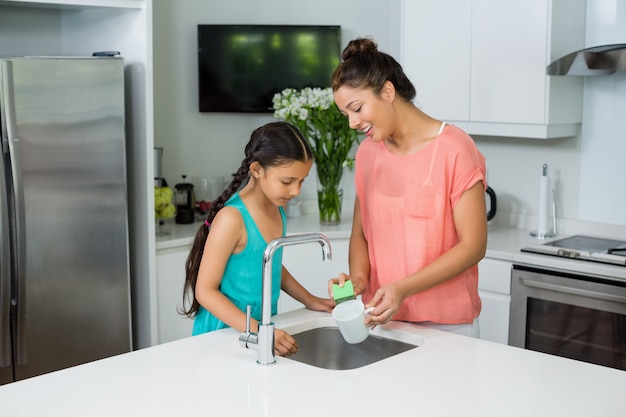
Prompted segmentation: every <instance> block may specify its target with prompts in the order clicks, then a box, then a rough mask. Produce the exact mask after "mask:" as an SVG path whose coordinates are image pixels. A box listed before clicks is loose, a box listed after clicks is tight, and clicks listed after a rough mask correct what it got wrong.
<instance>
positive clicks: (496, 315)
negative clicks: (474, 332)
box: [478, 291, 511, 345]
mask: <svg viewBox="0 0 626 417" xmlns="http://www.w3.org/2000/svg"><path fill="white" fill-rule="evenodd" d="M478 293H479V294H480V299H481V301H482V304H483V307H482V310H481V312H480V319H479V322H480V338H481V339H482V340H489V341H491V342H496V343H502V344H504V345H508V344H509V306H510V305H511V296H509V295H504V294H498V293H494V292H490V291H478Z"/></svg>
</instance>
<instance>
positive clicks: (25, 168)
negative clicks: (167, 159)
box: [0, 57, 132, 384]
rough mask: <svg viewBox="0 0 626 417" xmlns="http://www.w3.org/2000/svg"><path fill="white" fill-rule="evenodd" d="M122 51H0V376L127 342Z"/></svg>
mask: <svg viewBox="0 0 626 417" xmlns="http://www.w3.org/2000/svg"><path fill="white" fill-rule="evenodd" d="M124 120H125V117H124V62H123V59H122V58H119V57H115V58H95V57H85V58H62V57H61V58H57V57H28V58H3V59H0V121H1V132H0V136H1V140H2V159H1V160H0V175H2V181H0V219H1V220H0V384H5V383H8V382H12V381H17V380H21V379H25V378H29V377H31V376H35V375H40V374H43V373H47V372H50V371H55V370H58V369H63V368H67V367H70V366H73V365H77V364H82V363H86V362H90V361H93V360H96V359H101V358H105V357H108V356H112V355H116V354H120V353H123V352H128V351H130V350H131V349H132V341H131V340H132V339H131V316H130V311H131V309H130V282H129V260H128V257H129V255H128V220H127V219H128V215H127V186H126V157H125V155H126V151H125V126H124Z"/></svg>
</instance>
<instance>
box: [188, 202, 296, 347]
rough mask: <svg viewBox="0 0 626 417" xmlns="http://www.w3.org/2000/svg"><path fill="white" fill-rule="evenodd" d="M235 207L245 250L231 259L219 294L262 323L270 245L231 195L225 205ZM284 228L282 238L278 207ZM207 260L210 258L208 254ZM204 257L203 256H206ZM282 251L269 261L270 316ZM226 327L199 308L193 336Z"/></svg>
mask: <svg viewBox="0 0 626 417" xmlns="http://www.w3.org/2000/svg"><path fill="white" fill-rule="evenodd" d="M225 206H230V207H234V208H236V209H237V210H239V212H240V213H241V217H242V218H243V222H244V225H245V228H246V234H247V237H248V239H247V242H246V246H245V248H244V249H243V250H242V251H241V252H239V253H234V254H232V255H230V258H228V262H227V263H226V268H225V270H224V276H223V277H222V282H221V284H220V291H221V292H222V293H223V294H224V295H225V296H226V297H228V299H229V300H230V301H231V302H232V303H233V304H235V305H236V306H237V308H239V309H240V310H241V311H243V312H245V311H246V306H248V305H250V307H251V312H252V317H253V318H254V319H256V320H261V312H262V310H261V294H262V292H263V291H262V287H263V285H262V281H263V252H264V251H265V248H266V247H267V244H268V243H269V242H266V241H265V239H264V238H263V235H262V234H261V232H260V231H259V229H258V227H257V225H256V223H254V220H253V219H252V217H251V216H250V213H249V212H248V209H247V208H246V206H245V205H244V204H243V201H242V200H241V198H240V197H239V193H236V194H234V195H233V196H232V197H231V198H230V199H229V200H228V201H227V202H226V204H225ZM279 210H280V216H281V219H282V224H283V232H282V235H283V236H285V232H286V216H285V211H284V210H283V208H282V207H279ZM208 255H209V256H210V254H208ZM205 256H206V255H205ZM282 259H283V249H282V248H279V249H278V250H276V252H274V257H273V261H272V315H274V314H276V313H277V312H278V296H279V295H280V282H281V276H282V264H283V262H282ZM225 327H228V325H227V324H225V323H224V322H222V321H221V320H219V319H218V318H217V317H215V316H214V315H213V314H211V313H210V312H209V311H207V310H206V309H205V308H204V307H202V306H201V307H200V310H199V311H198V314H197V315H196V317H195V320H194V324H193V333H192V335H194V336H195V335H197V334H201V333H206V332H211V331H214V330H218V329H223V328H225Z"/></svg>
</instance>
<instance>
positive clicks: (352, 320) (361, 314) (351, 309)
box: [333, 300, 374, 344]
mask: <svg viewBox="0 0 626 417" xmlns="http://www.w3.org/2000/svg"><path fill="white" fill-rule="evenodd" d="M373 309H374V307H370V308H368V309H366V308H365V306H364V305H363V303H362V302H361V301H360V300H348V301H344V302H342V303H339V304H337V305H336V306H335V308H334V309H333V318H334V319H335V323H337V327H338V328H339V331H340V332H341V335H342V336H343V338H344V340H345V341H346V342H348V343H351V344H355V343H361V342H362V341H364V340H365V339H367V336H369V333H370V330H369V328H368V327H367V326H366V325H365V316H366V315H367V314H369V313H370V312H371V311H372V310H373Z"/></svg>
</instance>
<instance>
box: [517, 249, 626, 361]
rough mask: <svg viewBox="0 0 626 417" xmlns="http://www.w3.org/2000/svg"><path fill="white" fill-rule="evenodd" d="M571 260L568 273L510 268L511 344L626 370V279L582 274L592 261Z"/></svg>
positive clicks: (528, 266) (560, 270) (567, 250)
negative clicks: (579, 264) (581, 267)
mask: <svg viewBox="0 0 626 417" xmlns="http://www.w3.org/2000/svg"><path fill="white" fill-rule="evenodd" d="M577 238H581V237H577ZM571 242H572V241H571V240H570V241H569V243H570V244H571ZM558 244H559V243H558V242H557V243H556V245H558ZM551 245H554V243H551ZM572 250H576V249H564V250H562V251H561V252H562V253H565V254H566V255H560V256H566V257H570V258H571V257H572V256H571V251H572ZM610 250H614V248H613V249H611V248H609V251H610ZM536 253H538V252H536ZM573 258H575V259H577V260H572V261H571V262H570V263H571V265H572V268H571V270H563V269H552V268H543V267H542V268H537V267H534V266H530V265H514V266H513V271H512V276H511V314H510V327H509V344H510V345H512V346H517V347H522V348H526V349H530V350H535V351H539V352H544V353H549V354H553V355H558V356H563V357H567V358H571V359H577V360H581V361H585V362H590V363H594V364H597V365H603V366H608V367H612V368H617V369H621V370H626V280H625V279H622V278H616V277H608V276H601V275H595V274H591V273H584V274H583V273H580V272H579V271H578V270H577V268H576V264H577V262H590V260H582V259H581V258H580V257H573ZM600 258H601V257H600ZM591 262H593V261H591ZM611 263H614V262H611Z"/></svg>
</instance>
